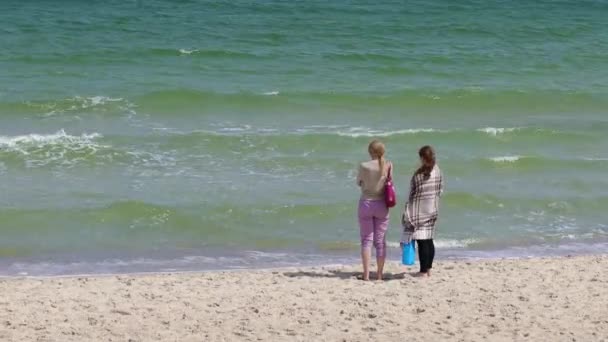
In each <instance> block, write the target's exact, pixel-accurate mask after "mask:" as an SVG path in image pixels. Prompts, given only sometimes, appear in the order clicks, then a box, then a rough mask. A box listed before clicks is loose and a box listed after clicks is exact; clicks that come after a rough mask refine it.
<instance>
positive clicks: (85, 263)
mask: <svg viewBox="0 0 608 342" xmlns="http://www.w3.org/2000/svg"><path fill="white" fill-rule="evenodd" d="M389 250H390V252H389V255H388V258H387V262H399V261H400V253H401V252H400V250H399V249H398V248H395V247H394V246H391V247H390V248H389ZM438 251H439V252H438V253H437V255H436V260H440V261H462V260H464V261H470V260H488V261H492V260H508V259H535V258H542V259H545V258H560V257H578V256H595V255H606V254H608V243H605V242H599V243H595V244H585V243H571V244H559V245H551V246H528V247H526V248H524V247H517V246H515V247H509V248H504V249H489V250H483V249H466V248H439V249H438ZM288 252H289V251H285V250H277V251H255V250H243V251H239V252H237V253H240V254H236V253H235V254H234V255H226V256H224V255H194V254H184V255H182V256H179V255H175V254H173V255H172V257H170V258H167V259H163V258H162V256H161V257H157V258H153V256H141V257H136V258H135V257H129V256H125V257H124V258H121V257H114V258H107V259H96V258H94V259H79V260H70V259H42V260H37V259H30V260H27V259H26V260H23V259H20V258H12V259H11V258H8V259H5V260H4V262H3V263H0V279H10V278H21V277H33V278H37V277H41V278H44V277H49V278H52V277H95V276H112V275H148V274H176V273H200V272H205V273H206V272H232V271H248V270H249V271H263V270H275V269H284V268H294V267H306V268H311V267H326V266H336V267H338V266H349V265H353V264H358V263H359V262H360V257H359V256H358V255H356V254H355V252H353V253H348V254H346V253H339V252H338V253H326V254H323V253H296V254H292V255H289V259H288V260H287V261H282V260H280V259H281V258H284V257H285V255H288V254H287V253H288ZM248 254H252V255H254V256H255V255H263V256H264V257H265V258H267V260H257V259H255V258H254V259H247V258H246V255H248ZM239 255H240V256H239ZM225 257H228V262H225V261H224V260H223V258H225ZM273 258H276V259H273ZM235 260H236V262H235ZM53 268H56V269H55V270H53V271H48V270H49V269H53ZM96 269H100V271H98V272H96V271H94V270H96ZM40 270H44V271H45V272H40ZM78 270H81V271H78ZM36 271H38V272H36Z"/></svg>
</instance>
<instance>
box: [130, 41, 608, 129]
mask: <svg viewBox="0 0 608 342" xmlns="http://www.w3.org/2000/svg"><path fill="white" fill-rule="evenodd" d="M202 53H203V52H202V51H198V52H193V53H192V54H190V55H189V56H195V55H196V56H199V55H200V54H202ZM268 95H274V91H268V92H262V93H260V92H223V93H221V92H213V91H207V90H202V89H166V90H161V91H156V92H152V93H148V94H143V95H141V96H139V97H137V98H135V102H136V103H137V105H138V106H142V107H144V108H147V109H149V110H151V111H153V112H157V111H160V112H161V113H163V114H165V113H168V112H169V113H171V115H174V114H175V113H188V112H190V111H189V110H190V109H197V110H198V111H197V113H202V112H205V110H207V109H215V108H223V109H230V108H234V109H235V110H237V109H238V110H242V108H243V106H246V107H247V108H248V109H249V110H252V111H255V110H256V109H259V110H263V111H264V112H265V113H268V112H279V113H282V114H284V113H285V111H286V110H287V111H288V112H290V113H294V112H295V113H310V112H311V111H318V110H319V106H320V105H321V106H322V107H324V108H329V109H335V110H340V109H341V108H344V110H348V111H350V112H352V111H353V110H355V111H359V110H361V111H369V110H373V111H374V112H377V111H383V110H394V109H399V110H408V111H410V110H412V111H416V112H422V113H429V112H438V113H444V112H448V113H461V112H463V111H466V113H470V114H472V115H475V114H476V113H477V114H483V115H486V114H487V113H488V111H489V110H491V111H495V110H500V111H502V112H505V113H511V112H513V113H527V114H534V113H554V112H563V111H565V110H577V111H585V112H588V113H594V112H602V113H603V111H604V108H606V106H608V100H606V99H605V98H602V97H598V96H595V95H593V94H578V93H568V92H559V91H558V92H542V91H530V92H516V91H507V90H505V91H490V90H473V89H460V90H453V91H434V90H428V89H416V90H408V91H396V92H388V93H380V92H379V93H355V92H353V93H348V92H333V91H326V92H309V91H281V92H280V95H281V96H268ZM159 105H160V106H161V107H160V108H155V107H158V106H159ZM516 129H517V128H515V130H516ZM482 130H484V131H485V133H488V134H504V133H509V132H511V131H512V129H511V128H504V129H503V128H499V127H498V128H493V127H486V128H482Z"/></svg>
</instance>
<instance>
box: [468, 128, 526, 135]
mask: <svg viewBox="0 0 608 342" xmlns="http://www.w3.org/2000/svg"><path fill="white" fill-rule="evenodd" d="M519 129H520V128H517V127H511V128H495V127H485V128H479V129H478V130H477V131H478V132H482V133H486V134H489V135H494V136H496V135H499V134H504V133H510V132H515V131H517V130H519Z"/></svg>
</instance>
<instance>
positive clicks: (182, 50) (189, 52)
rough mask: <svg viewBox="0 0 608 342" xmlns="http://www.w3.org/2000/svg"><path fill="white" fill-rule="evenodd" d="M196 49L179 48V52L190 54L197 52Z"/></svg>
mask: <svg viewBox="0 0 608 342" xmlns="http://www.w3.org/2000/svg"><path fill="white" fill-rule="evenodd" d="M197 51H198V50H197V49H192V50H188V49H179V53H181V54H182V55H191V54H193V53H195V52H197Z"/></svg>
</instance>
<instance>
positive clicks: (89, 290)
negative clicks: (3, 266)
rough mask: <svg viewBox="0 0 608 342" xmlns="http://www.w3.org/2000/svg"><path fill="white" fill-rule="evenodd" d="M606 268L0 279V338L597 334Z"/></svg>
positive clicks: (497, 263)
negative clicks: (377, 276)
mask: <svg viewBox="0 0 608 342" xmlns="http://www.w3.org/2000/svg"><path fill="white" fill-rule="evenodd" d="M606 269H608V254H602V255H593V256H572V257H548V258H526V259H499V260H469V261H466V260H461V261H449V260H438V261H437V263H436V267H435V269H434V272H433V276H432V277H431V278H429V279H418V278H414V277H411V276H410V274H411V273H414V272H415V271H417V267H409V268H405V267H404V266H400V265H398V264H397V263H395V262H391V263H389V264H387V272H386V273H387V280H385V281H383V282H373V281H372V282H363V281H359V280H356V279H355V277H356V275H357V274H358V273H360V266H359V265H350V266H325V267H321V266H320V267H285V268H276V269H264V270H236V272H234V271H215V272H187V273H186V272H180V273H152V274H123V275H105V276H98V275H95V276H67V277H15V278H0V291H2V293H5V294H7V295H6V297H5V298H4V299H2V300H0V340H8V341H12V340H15V341H16V340H64V341H96V340H106V341H107V340H110V339H112V340H129V339H131V340H133V341H163V340H180V341H200V340H206V341H223V340H230V341H257V340H260V339H261V340H278V341H284V340H285V341H308V340H319V339H323V340H328V341H342V340H347V341H363V340H368V339H370V338H378V337H380V338H382V340H387V341H397V340H399V341H401V340H403V336H404V334H406V335H407V336H408V339H411V340H412V341H419V340H420V341H421V340H428V338H429V337H432V339H434V340H466V341H484V340H488V339H489V340H492V341H514V340H515V341H517V340H548V339H552V340H554V341H572V340H573V339H576V340H583V341H590V340H593V341H601V338H605V336H608V318H606V317H607V316H608V274H607V273H606V272H605V270H606ZM372 270H373V268H372ZM411 322H414V324H411ZM419 322H426V323H425V324H420V323H419Z"/></svg>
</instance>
